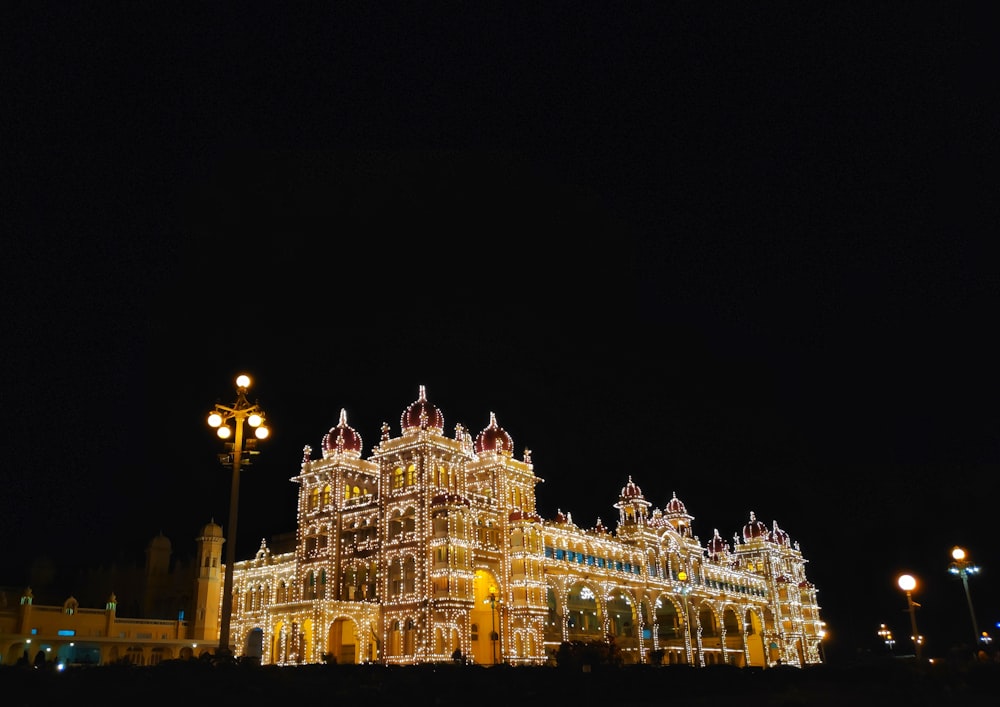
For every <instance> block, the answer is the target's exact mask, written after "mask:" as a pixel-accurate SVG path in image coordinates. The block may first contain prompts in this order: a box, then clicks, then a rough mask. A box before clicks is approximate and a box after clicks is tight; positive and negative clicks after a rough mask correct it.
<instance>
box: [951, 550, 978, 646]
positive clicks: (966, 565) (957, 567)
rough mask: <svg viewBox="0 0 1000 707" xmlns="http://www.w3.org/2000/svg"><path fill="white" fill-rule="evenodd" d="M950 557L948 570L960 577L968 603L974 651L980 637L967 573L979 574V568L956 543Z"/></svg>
mask: <svg viewBox="0 0 1000 707" xmlns="http://www.w3.org/2000/svg"><path fill="white" fill-rule="evenodd" d="M951 557H952V559H953V560H954V562H952V563H951V564H950V565H949V566H948V571H949V572H950V573H951V574H955V575H958V576H959V577H961V578H962V586H963V587H964V588H965V601H966V602H967V603H968V605H969V616H970V617H971V618H972V633H973V635H974V636H975V640H974V641H973V643H972V652H973V653H976V652H977V651H978V649H979V641H980V637H979V626H978V625H977V624H976V612H975V611H974V610H973V608H972V595H971V594H969V575H973V574H979V568H978V567H976V566H975V565H974V564H972V562H970V561H969V559H968V553H966V552H965V549H964V548H961V547H958V546H957V545H956V546H955V547H954V548H952V550H951Z"/></svg>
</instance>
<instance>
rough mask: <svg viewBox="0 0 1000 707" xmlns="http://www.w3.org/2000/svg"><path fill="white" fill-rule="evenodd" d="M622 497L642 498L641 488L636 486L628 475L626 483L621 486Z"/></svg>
mask: <svg viewBox="0 0 1000 707" xmlns="http://www.w3.org/2000/svg"><path fill="white" fill-rule="evenodd" d="M621 497H622V498H642V489H640V488H639V487H638V486H636V484H635V482H634V481H632V477H631V476H629V477H628V483H627V484H625V485H624V486H623V487H622V493H621Z"/></svg>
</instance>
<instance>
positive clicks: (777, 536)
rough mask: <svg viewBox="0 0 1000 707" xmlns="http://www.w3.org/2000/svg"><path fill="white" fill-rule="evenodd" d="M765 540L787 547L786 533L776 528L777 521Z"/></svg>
mask: <svg viewBox="0 0 1000 707" xmlns="http://www.w3.org/2000/svg"><path fill="white" fill-rule="evenodd" d="M767 539H768V540H770V541H771V542H773V543H777V544H778V545H784V546H785V547H788V533H786V532H785V531H784V530H782V529H781V528H779V527H778V521H774V529H773V530H771V532H770V534H769V535H768V538H767Z"/></svg>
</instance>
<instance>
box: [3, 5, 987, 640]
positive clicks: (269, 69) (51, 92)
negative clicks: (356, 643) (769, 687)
mask: <svg viewBox="0 0 1000 707" xmlns="http://www.w3.org/2000/svg"><path fill="white" fill-rule="evenodd" d="M307 7H308V6H303V5H297V6H295V7H294V9H290V8H286V7H284V6H280V5H276V4H272V5H266V4H265V5H257V4H253V3H251V4H246V5H245V4H242V3H241V4H240V6H239V8H238V12H237V10H236V8H225V7H219V6H213V5H205V4H193V5H191V6H189V7H187V8H184V9H183V10H181V9H179V8H178V6H174V5H170V6H166V5H162V4H155V3H153V4H145V3H132V4H127V5H114V6H111V5H107V6H91V5H74V4H70V5H66V4H65V3H30V4H19V5H15V6H14V7H13V8H8V12H7V17H6V18H5V22H4V23H3V24H4V30H3V32H4V36H3V40H2V42H0V45H2V46H3V50H2V51H3V65H4V66H5V67H7V71H6V72H5V76H4V83H5V86H6V88H5V90H4V96H5V98H4V100H3V107H2V108H0V111H2V113H0V115H2V124H3V131H2V136H0V139H2V145H3V158H2V160H0V163H2V164H3V168H2V170H0V174H2V176H3V181H2V183H0V194H2V196H0V198H2V199H3V201H2V216H3V218H2V223H3V230H4V232H5V234H6V237H5V238H4V258H3V264H4V271H5V275H4V277H3V280H2V285H0V287H2V293H3V304H4V310H5V313H4V332H5V334H4V344H3V347H2V359H0V360H2V362H3V365H4V371H5V376H4V381H3V384H2V386H0V395H2V405H0V410H2V415H3V421H2V422H3V429H4V431H5V435H6V447H7V452H8V453H7V455H6V456H5V461H4V463H3V467H2V468H3V472H2V476H0V482H2V495H0V537H3V538H5V542H4V547H3V550H2V555H0V559H2V562H0V584H5V585H13V586H17V585H18V584H20V583H23V582H25V581H27V577H28V576H29V567H30V566H31V565H32V562H34V561H36V560H37V559H38V558H39V557H46V558H49V559H50V560H51V561H52V562H54V563H55V564H56V565H57V566H66V565H72V564H77V563H78V564H91V565H92V564H96V563H102V562H108V561H111V560H112V559H115V558H131V557H136V558H141V551H142V548H143V547H144V545H145V543H146V542H147V541H148V540H149V538H151V537H152V536H153V535H155V534H156V533H158V532H160V531H162V532H163V533H164V534H166V535H167V536H168V537H170V538H171V540H172V541H173V545H174V548H175V551H176V552H177V553H178V554H183V553H186V552H190V551H193V538H194V537H195V535H196V534H197V532H198V530H199V529H200V528H201V526H202V525H203V524H204V523H206V522H208V521H209V520H211V519H213V518H214V519H215V520H217V521H218V522H224V519H225V518H226V517H227V514H228V501H229V475H228V472H227V470H226V469H224V468H223V467H221V466H219V465H218V463H217V462H216V459H215V454H216V453H217V452H218V451H220V449H219V448H218V444H217V442H216V440H215V439H214V438H213V437H212V436H211V433H210V431H209V430H208V429H207V428H206V426H205V425H204V418H205V415H206V414H207V412H208V411H209V410H210V408H211V407H212V405H213V404H214V403H215V402H216V401H221V402H224V403H229V402H232V400H233V398H234V397H235V388H234V383H233V380H234V378H235V376H236V375H237V374H238V373H241V372H244V371H245V372H248V373H250V374H251V375H252V376H253V377H254V378H255V385H254V387H253V389H252V390H251V398H252V399H259V400H260V402H261V404H262V405H263V407H264V409H265V410H266V411H267V413H268V416H269V418H270V422H271V424H272V426H273V429H274V436H273V439H272V440H271V441H269V442H268V443H267V445H266V447H264V453H263V454H262V455H261V456H260V457H259V459H258V461H257V463H256V465H255V466H253V467H251V468H250V469H248V470H247V471H246V473H245V474H244V475H243V483H242V495H241V505H240V528H239V534H238V539H237V547H238V552H239V554H240V555H241V556H247V555H248V554H250V553H251V552H252V551H253V550H254V549H255V548H256V547H257V545H258V544H259V542H260V538H262V537H270V536H271V535H273V534H275V533H280V532H285V531H289V530H292V529H294V521H295V506H296V496H295V492H296V488H297V487H296V486H295V485H294V484H292V483H290V482H289V479H290V478H291V477H292V476H294V475H295V474H296V473H297V470H298V464H299V461H300V460H301V453H302V448H303V446H305V445H307V444H308V445H311V446H312V447H313V448H314V449H318V447H319V445H320V441H321V439H322V436H323V434H324V433H325V432H326V431H327V430H328V429H329V428H330V427H331V426H333V425H335V424H336V422H337V418H338V416H339V412H340V409H341V408H345V409H346V410H347V413H348V420H349V422H350V423H351V424H352V426H354V427H355V428H356V429H357V430H358V432H360V434H361V435H362V437H363V439H364V441H365V447H366V452H370V449H371V446H372V444H373V443H374V442H375V441H376V439H377V437H378V433H379V427H380V425H381V423H382V422H383V421H384V422H388V423H389V424H390V425H392V426H393V428H394V430H397V431H398V425H399V415H400V414H401V413H402V411H403V409H404V408H405V407H406V406H407V405H408V404H409V403H410V402H412V401H413V400H414V399H415V398H416V396H417V392H418V387H419V386H420V385H425V386H426V387H427V391H428V396H429V397H430V399H431V400H432V402H434V403H436V404H437V405H438V406H439V407H440V408H441V409H442V411H443V412H444V415H445V422H446V430H447V431H448V433H449V434H451V433H453V430H454V425H455V424H456V423H461V424H463V425H465V426H466V427H468V428H470V429H472V430H473V431H478V430H479V429H481V428H482V427H484V426H485V425H486V424H487V423H488V422H489V413H490V412H495V413H496V414H497V419H498V421H499V423H500V424H501V426H503V427H504V428H506V429H507V430H508V432H510V434H511V435H512V436H513V438H514V442H515V446H516V448H517V449H518V450H519V456H520V450H523V449H524V448H525V447H530V448H531V449H532V453H533V460H534V462H535V470H536V474H537V475H538V476H540V477H542V478H543V479H544V480H545V482H544V483H543V484H542V485H541V486H540V487H539V491H538V501H539V511H540V512H541V513H542V515H543V516H544V517H547V518H551V517H552V516H553V515H554V514H555V512H556V510H557V509H562V510H564V511H569V512H571V513H572V514H573V517H574V520H576V522H577V523H578V524H579V525H582V526H587V527H590V526H592V525H593V524H594V523H595V521H596V518H597V517H598V516H600V517H601V518H602V520H603V521H604V522H605V523H606V524H607V523H609V522H614V520H615V518H616V511H615V510H614V508H613V507H612V504H613V503H615V501H616V500H617V496H618V492H619V490H620V489H621V487H622V486H623V485H624V484H625V482H626V481H627V480H628V477H629V476H632V478H633V479H634V480H635V482H636V483H637V484H639V486H640V487H641V488H642V490H643V491H644V492H645V495H646V497H647V499H648V500H650V501H651V502H652V503H653V504H654V505H656V506H659V507H662V506H663V505H665V504H666V502H667V501H668V500H669V499H670V497H671V495H672V494H673V493H675V492H676V493H677V495H678V497H679V498H681V500H683V501H684V502H685V503H686V504H687V507H688V510H689V511H690V512H691V514H692V515H694V516H695V531H696V533H697V534H699V535H700V536H701V538H702V540H703V541H706V540H707V539H708V538H709V537H711V535H712V532H713V529H715V528H718V529H719V531H720V533H721V534H722V535H723V537H725V538H731V537H732V535H733V534H734V533H735V532H737V531H738V530H739V529H740V528H741V527H742V525H743V524H744V523H745V522H746V520H747V518H748V517H749V513H750V512H751V511H754V512H755V513H756V514H757V515H758V517H760V518H761V519H763V520H764V521H765V522H766V523H768V524H770V523H771V522H772V520H777V521H778V523H779V525H780V526H781V527H782V528H784V529H785V530H786V531H787V532H789V533H790V535H791V536H792V538H793V540H796V541H798V542H800V544H801V547H802V549H803V552H804V553H805V555H806V556H807V557H808V559H809V560H810V564H809V575H810V578H811V579H812V580H813V581H814V582H815V583H816V584H817V585H818V587H819V589H820V595H819V596H820V603H821V605H822V606H823V613H824V618H826V620H827V621H828V623H829V624H830V631H831V644H830V648H829V649H828V650H829V651H830V652H831V653H832V654H833V655H840V656H843V657H845V658H849V657H851V656H852V655H853V653H854V651H855V650H856V649H857V648H859V647H867V646H869V645H870V644H873V643H874V638H875V630H876V629H877V627H878V624H879V623H882V622H884V623H888V624H889V625H890V626H892V627H894V628H895V630H896V632H897V634H898V635H899V636H901V637H902V636H904V635H906V634H907V633H908V628H907V625H908V624H907V621H908V619H907V617H906V615H905V608H906V602H905V598H904V596H903V595H902V593H901V592H900V591H899V590H898V589H896V588H895V584H894V581H895V577H896V575H897V574H898V573H899V572H900V571H901V570H903V569H907V570H910V571H911V572H913V573H915V574H917V575H918V577H920V578H921V579H922V581H923V582H924V585H922V588H921V590H920V593H921V597H919V598H918V600H920V599H922V600H923V601H922V602H921V603H922V607H921V612H920V614H919V616H918V622H920V623H921V624H923V623H924V622H926V625H927V628H926V629H925V628H924V627H923V625H921V630H922V632H924V633H926V634H927V636H928V640H929V644H930V649H931V650H932V651H935V652H945V651H946V650H947V646H948V645H950V644H951V643H953V642H954V641H957V640H962V639H967V638H968V636H966V634H969V635H971V622H970V620H969V616H968V612H967V609H966V605H965V602H964V597H963V595H962V590H961V586H960V584H958V583H956V582H955V581H953V580H952V579H951V578H950V577H949V575H948V574H947V572H946V568H947V564H948V559H949V558H948V551H949V549H950V548H951V547H952V546H953V545H954V544H963V545H966V546H967V547H968V548H969V549H970V551H971V552H972V553H973V557H974V559H975V560H976V561H977V562H979V563H980V564H981V565H983V566H984V568H985V572H984V574H983V575H981V576H980V577H977V578H975V579H974V580H973V582H972V585H971V589H972V592H973V599H974V601H975V602H976V607H977V618H978V622H979V625H980V628H981V629H984V630H985V629H989V628H991V627H992V626H993V624H995V623H996V622H997V621H1000V603H998V601H997V597H998V596H1000V591H998V585H997V580H996V575H997V572H998V571H1000V555H998V553H997V550H996V545H995V543H994V542H991V540H992V535H993V534H994V532H993V531H994V527H995V517H996V511H997V500H996V492H995V491H994V486H995V483H996V482H995V480H996V477H997V469H998V466H1000V413H998V412H997V410H998V404H997V401H998V400H1000V373H998V369H1000V366H998V363H997V362H998V360H1000V357H998V354H1000V347H998V345H997V334H996V329H997V324H996V321H997V314H996V312H997V303H998V285H1000V283H998V277H997V265H996V263H997V260H996V258H995V257H993V254H992V252H991V250H992V249H991V245H992V243H991V241H992V240H993V238H994V237H995V234H996V232H997V228H996V227H997V220H998V219H997V208H996V204H997V178H996V164H997V160H996V158H997V131H996V124H995V115H996V110H995V109H996V107H997V100H996V99H997V93H996V92H997V83H996V77H995V73H996V72H995V71H993V70H991V69H989V68H988V67H991V66H994V65H995V61H994V60H995V52H994V51H993V42H992V41H991V38H990V36H989V35H988V34H987V27H988V26H989V22H988V20H990V19H991V18H990V17H989V16H988V13H987V12H980V11H979V10H978V9H977V6H976V5H965V4H963V6H961V7H950V6H949V7H944V6H940V5H934V4H927V5H922V4H920V3H903V4H899V5H898V6H897V5H893V4H889V5H882V6H880V7H879V8H875V9H872V8H867V7H862V6H860V5H857V6H852V5H848V6H831V7H826V6H824V7H817V8H810V9H803V8H801V7H799V5H798V4H795V3H790V4H783V3H776V4H768V5H767V7H766V8H765V9H759V8H750V7H739V6H730V5H726V6H721V5H720V6H714V7H709V8H705V7H703V6H702V4H700V3H653V4H646V3H628V4H627V5H625V6H619V5H617V4H616V5H611V4H601V3H583V4H577V5H574V6H571V5H566V4H564V3H557V4H556V3H552V4H550V3H541V4H535V3H532V4H529V5H525V6H523V7H520V6H518V5H513V6H511V5H509V4H492V3H476V4H474V5H470V6H465V5H454V4H442V5H437V4H434V3H430V4H421V5H420V6H419V8H415V7H412V6H407V5H405V4H394V3H385V4H371V3H366V4H352V3H343V4H341V3H338V4H335V5H326V6H323V5H321V6H320V7H321V8H322V9H321V10H320V11H318V12H315V13H313V12H310V11H309V10H307ZM229 10H232V12H230V11H229ZM68 591H71V589H70V590H68ZM994 633H996V629H994Z"/></svg>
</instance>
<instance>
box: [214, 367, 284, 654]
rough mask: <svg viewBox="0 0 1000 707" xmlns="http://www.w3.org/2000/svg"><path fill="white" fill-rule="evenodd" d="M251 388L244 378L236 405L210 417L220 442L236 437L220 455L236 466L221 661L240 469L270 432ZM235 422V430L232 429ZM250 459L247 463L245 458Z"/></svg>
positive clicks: (239, 380) (227, 651) (224, 462)
mask: <svg viewBox="0 0 1000 707" xmlns="http://www.w3.org/2000/svg"><path fill="white" fill-rule="evenodd" d="M249 387H250V377H249V376H247V375H241V376H239V377H237V379H236V402H235V403H233V404H232V406H231V407H229V406H226V405H220V404H218V403H216V404H215V409H214V410H212V412H211V413H210V414H209V416H208V425H209V427H214V428H216V434H217V435H218V436H219V438H220V439H229V438H230V437H231V436H232V435H233V434H234V433H235V435H236V437H235V439H234V440H233V441H232V442H227V443H226V449H227V453H225V454H220V455H219V461H220V462H221V463H222V465H223V466H230V465H232V468H233V481H232V486H231V487H230V492H229V527H228V529H227V530H226V574H225V581H224V583H223V585H222V617H221V620H222V623H221V626H220V628H219V651H218V653H219V657H224V656H228V655H230V654H231V649H230V646H229V638H230V636H229V626H230V623H231V622H232V615H233V565H235V564H236V518H237V511H238V506H239V499H240V466H241V465H249V464H250V458H251V457H253V456H255V455H257V454H259V452H258V451H257V449H256V447H257V440H258V439H267V436H268V435H269V434H270V430H269V429H268V428H267V427H266V426H265V425H264V411H263V410H261V409H260V406H259V405H258V404H256V403H254V404H252V405H251V404H250V402H249V401H248V400H247V389H248V388H249ZM230 421H232V423H233V424H232V427H230V424H229V423H230ZM244 422H245V423H247V424H248V425H250V427H252V428H253V429H254V437H255V439H249V440H246V442H245V443H244V436H243V423H244ZM244 455H246V457H247V459H246V460H245V461H244V459H243V457H244Z"/></svg>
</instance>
